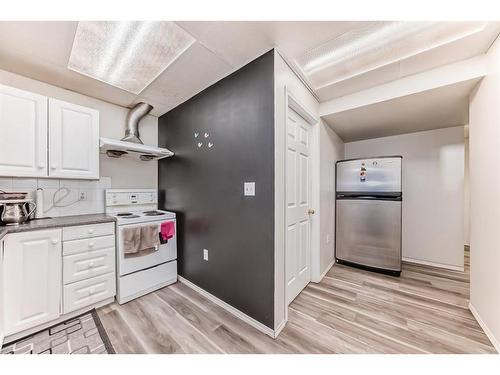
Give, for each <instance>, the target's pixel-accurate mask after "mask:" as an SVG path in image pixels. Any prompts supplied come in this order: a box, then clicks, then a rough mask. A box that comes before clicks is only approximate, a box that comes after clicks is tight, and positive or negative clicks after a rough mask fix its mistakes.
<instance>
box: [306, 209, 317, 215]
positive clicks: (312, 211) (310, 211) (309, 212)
mask: <svg viewBox="0 0 500 375" xmlns="http://www.w3.org/2000/svg"><path fill="white" fill-rule="evenodd" d="M314 212H315V211H314V209H312V208H310V209H308V210H307V213H308V214H309V215H314Z"/></svg>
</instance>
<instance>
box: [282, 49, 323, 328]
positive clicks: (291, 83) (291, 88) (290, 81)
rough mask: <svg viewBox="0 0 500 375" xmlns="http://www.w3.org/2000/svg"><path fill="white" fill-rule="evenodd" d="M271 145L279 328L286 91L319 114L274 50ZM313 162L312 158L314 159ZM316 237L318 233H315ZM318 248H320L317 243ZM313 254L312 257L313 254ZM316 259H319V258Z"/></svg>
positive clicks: (315, 103) (316, 105)
mask: <svg viewBox="0 0 500 375" xmlns="http://www.w3.org/2000/svg"><path fill="white" fill-rule="evenodd" d="M274 74H275V76H274V93H275V96H274V116H275V124H274V145H275V192H274V197H275V204H274V206H275V221H274V227H275V231H274V242H275V249H274V251H275V262H274V264H275V266H274V278H275V285H274V296H275V297H274V325H275V329H277V328H279V327H280V326H281V325H282V324H283V323H284V321H285V316H286V309H285V262H284V260H285V200H284V197H285V155H286V137H285V134H286V133H285V132H286V110H287V108H286V106H287V104H286V102H287V99H286V93H285V92H286V91H288V92H290V93H291V94H292V95H293V96H294V98H295V99H296V100H297V101H298V102H299V103H300V104H301V105H302V106H304V107H305V108H306V109H307V111H308V112H309V113H311V114H313V115H314V116H317V114H318V108H319V103H318V101H317V100H316V99H315V98H314V96H313V95H312V94H311V93H310V92H309V90H308V89H307V88H306V86H305V85H304V84H303V83H302V82H301V81H300V80H299V79H298V77H297V76H296V75H295V73H293V71H292V70H291V69H290V67H289V66H288V65H287V64H286V63H285V61H284V60H283V58H282V57H281V56H280V55H279V53H277V52H276V51H275V58H274ZM312 141H313V144H314V143H315V142H318V129H317V126H314V127H313V140H312ZM314 152H315V155H313V159H314V158H319V147H315V149H314ZM313 164H314V161H313ZM316 165H317V166H318V168H317V169H316V170H315V169H314V168H313V178H314V177H315V176H316V175H315V173H316V174H317V173H319V171H318V169H319V163H316ZM314 190H315V187H313V202H314V200H317V201H318V202H319V187H318V186H317V187H316V190H317V192H316V193H314ZM315 216H316V217H314V218H313V220H316V221H317V222H313V228H314V229H316V228H317V231H318V233H319V215H315ZM318 237H319V236H318ZM317 248H319V247H318V246H317ZM313 258H314V257H313ZM318 263H319V262H318Z"/></svg>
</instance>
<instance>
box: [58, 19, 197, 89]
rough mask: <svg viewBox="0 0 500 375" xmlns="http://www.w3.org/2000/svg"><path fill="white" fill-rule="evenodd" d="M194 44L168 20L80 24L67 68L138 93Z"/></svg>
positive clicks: (190, 37) (188, 36) (192, 39)
mask: <svg viewBox="0 0 500 375" xmlns="http://www.w3.org/2000/svg"><path fill="white" fill-rule="evenodd" d="M194 42H195V39H194V38H193V37H192V36H191V35H190V34H188V33H187V32H186V31H184V30H183V29H182V28H180V27H179V26H177V25H176V24H175V23H173V22H169V21H116V22H115V21H95V22H79V23H78V27H77V30H76V35H75V39H74V41H73V48H72V49H71V55H70V58H69V62H68V68H69V69H71V70H74V71H75V72H78V73H81V74H85V75H87V76H89V77H91V78H94V79H98V80H100V81H103V82H106V83H108V84H110V85H113V86H116V87H119V88H121V89H123V90H126V91H129V92H131V93H134V94H139V93H140V92H141V91H142V90H144V89H145V88H146V87H147V86H148V85H149V84H151V82H153V81H154V80H155V79H156V78H157V77H158V76H159V75H160V74H161V73H162V72H163V71H164V70H165V69H166V68H167V67H168V66H169V65H170V64H172V63H173V62H174V61H175V60H176V59H177V58H178V57H179V56H180V55H181V54H182V53H184V52H185V51H186V50H187V49H188V48H189V47H190V46H191V45H192V44H193V43H194Z"/></svg>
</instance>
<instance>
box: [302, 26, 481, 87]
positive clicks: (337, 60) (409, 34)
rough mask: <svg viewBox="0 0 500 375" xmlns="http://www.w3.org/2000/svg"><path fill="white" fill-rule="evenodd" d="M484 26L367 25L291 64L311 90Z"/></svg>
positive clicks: (306, 54) (395, 60) (477, 30)
mask: <svg viewBox="0 0 500 375" xmlns="http://www.w3.org/2000/svg"><path fill="white" fill-rule="evenodd" d="M485 27H486V22H371V23H370V24H368V25H367V26H365V27H362V28H359V29H354V30H351V31H348V32H347V33H345V34H343V35H341V36H339V37H337V38H335V39H332V40H330V41H329V42H327V43H325V44H323V45H321V46H319V47H316V48H314V49H312V50H310V51H308V52H306V53H305V54H303V55H302V56H300V57H299V58H298V59H296V61H295V63H296V65H297V66H298V67H299V69H300V70H301V71H302V73H303V74H304V76H305V77H306V79H307V80H308V81H309V83H310V84H311V85H312V87H313V88H315V89H320V88H322V87H325V86H328V85H331V84H334V83H337V82H340V81H343V80H345V79H348V78H351V77H354V76H356V75H359V74H363V73H366V72H368V71H370V70H374V69H377V68H380V67H382V66H385V65H388V64H391V63H394V62H397V61H399V60H402V59H405V58H408V57H410V56H414V55H417V54H419V53H422V52H424V51H428V50H430V49H433V48H436V47H439V46H441V45H445V44H448V43H451V42H453V41H456V40H459V39H462V38H465V37H467V36H469V35H472V34H475V33H478V32H480V31H482V30H483V29H484V28H485Z"/></svg>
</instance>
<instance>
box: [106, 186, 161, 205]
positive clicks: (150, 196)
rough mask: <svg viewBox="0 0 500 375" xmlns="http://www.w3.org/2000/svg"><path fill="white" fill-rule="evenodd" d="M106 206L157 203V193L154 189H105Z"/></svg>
mask: <svg viewBox="0 0 500 375" xmlns="http://www.w3.org/2000/svg"><path fill="white" fill-rule="evenodd" d="M105 194H106V206H125V205H126V206H130V205H136V204H137V205H144V204H156V203H158V194H157V192H156V190H154V189H151V190H150V189H148V190H139V191H130V190H129V191H124V190H120V189H109V190H106V193H105Z"/></svg>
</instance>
